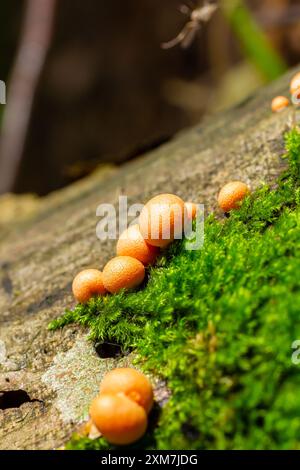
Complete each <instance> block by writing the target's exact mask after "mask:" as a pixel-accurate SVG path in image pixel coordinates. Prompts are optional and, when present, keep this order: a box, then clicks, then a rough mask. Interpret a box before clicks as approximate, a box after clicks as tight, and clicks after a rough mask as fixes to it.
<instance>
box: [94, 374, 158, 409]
mask: <svg viewBox="0 0 300 470" xmlns="http://www.w3.org/2000/svg"><path fill="white" fill-rule="evenodd" d="M120 392H122V393H124V394H125V395H126V396H127V397H128V398H130V399H131V400H133V401H135V402H136V403H137V404H138V405H140V406H142V407H143V408H144V409H145V411H146V413H149V411H150V410H151V408H152V405H153V389H152V385H151V383H150V382H149V380H148V379H147V377H146V376H145V375H144V374H142V373H141V372H139V371H138V370H136V369H133V368H129V367H121V368H117V369H113V370H112V371H110V372H108V373H107V374H106V375H105V377H104V379H103V380H102V382H101V386H100V394H116V393H120Z"/></svg>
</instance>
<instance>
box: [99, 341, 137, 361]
mask: <svg viewBox="0 0 300 470" xmlns="http://www.w3.org/2000/svg"><path fill="white" fill-rule="evenodd" d="M95 351H96V353H97V354H98V356H99V357H101V359H109V358H114V357H123V356H126V355H127V354H129V352H130V351H123V349H122V346H120V345H119V344H116V343H109V342H108V341H105V342H104V343H97V344H95Z"/></svg>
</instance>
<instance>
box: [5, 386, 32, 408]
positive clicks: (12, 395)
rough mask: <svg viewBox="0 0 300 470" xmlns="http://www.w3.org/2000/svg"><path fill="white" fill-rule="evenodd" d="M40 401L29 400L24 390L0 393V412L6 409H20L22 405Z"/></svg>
mask: <svg viewBox="0 0 300 470" xmlns="http://www.w3.org/2000/svg"><path fill="white" fill-rule="evenodd" d="M35 401H40V400H31V398H30V396H29V395H28V393H27V392H25V390H11V391H7V392H1V391H0V410H7V409H8V408H20V406H21V405H23V403H32V402H35Z"/></svg>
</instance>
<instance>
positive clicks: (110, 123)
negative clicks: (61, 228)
mask: <svg viewBox="0 0 300 470" xmlns="http://www.w3.org/2000/svg"><path fill="white" fill-rule="evenodd" d="M29 1H30V0H29ZM40 1H47V0H40ZM228 1H230V0H228ZM194 3H196V2H194ZM179 4H180V1H177V0H85V1H80V0H59V1H58V2H57V5H56V12H55V22H54V27H53V33H52V39H51V44H50V48H49V51H48V54H47V58H46V62H45V64H44V66H43V68H42V71H41V76H40V78H39V81H38V85H37V87H36V89H35V92H34V103H33V109H32V112H31V115H30V121H29V126H28V129H27V133H26V135H27V137H26V144H25V147H24V149H23V151H22V155H21V159H20V163H19V165H18V168H17V170H16V173H15V178H14V181H13V184H12V185H11V187H9V188H8V189H9V190H10V191H14V192H34V193H37V194H39V195H44V194H47V193H49V192H51V191H53V190H55V189H57V188H60V187H62V186H64V185H66V184H69V183H70V182H72V181H74V180H76V179H78V178H81V177H83V176H85V175H86V174H88V173H89V172H90V171H92V170H93V169H94V168H95V167H97V166H98V165H99V164H103V163H110V164H111V163H113V164H120V163H122V162H124V161H126V160H129V159H131V158H134V157H136V156H137V155H139V154H141V153H143V152H145V151H147V150H149V149H151V148H153V147H155V146H157V145H159V144H160V143H162V142H164V141H165V140H167V139H169V138H170V137H171V136H172V135H173V134H174V133H175V132H177V131H178V130H180V129H182V128H184V127H186V126H189V125H191V124H193V123H195V122H197V121H199V120H200V119H201V118H202V116H203V115H204V114H207V113H214V112H216V111H218V110H219V109H222V108H224V107H226V106H229V105H231V104H234V103H235V102H236V101H238V100H239V99H242V98H244V97H245V96H247V94H248V93H251V92H252V91H253V90H254V89H255V88H257V87H258V86H261V85H262V84H263V83H266V82H267V81H268V80H270V77H267V76H266V75H265V74H264V73H263V72H262V71H261V70H259V68H258V67H255V66H254V65H253V63H252V61H251V58H249V57H248V56H247V53H245V50H244V49H243V47H241V44H240V42H239V38H238V37H237V36H236V34H235V33H234V31H233V29H232V27H231V25H230V22H229V21H228V19H226V18H225V16H224V14H223V12H222V11H219V12H218V13H217V14H216V15H215V16H214V17H213V19H212V20H211V22H210V23H209V24H208V25H206V26H204V27H203V29H202V31H201V32H200V33H199V34H198V36H197V38H196V40H195V41H194V43H193V44H192V46H191V47H190V48H188V49H187V50H183V49H182V48H180V47H176V48H174V49H171V50H167V51H166V50H162V48H161V47H160V45H161V43H162V42H163V41H167V40H169V39H171V38H173V37H174V36H176V35H177V33H178V32H179V31H180V29H181V28H182V27H183V26H184V24H185V23H186V21H187V19H186V18H185V17H184V16H183V15H182V14H181V13H179V11H178V10H177V7H178V5H179ZM244 4H245V6H246V7H248V8H249V10H250V11H251V13H252V14H253V18H254V19H255V21H256V22H257V24H258V25H259V26H260V27H261V29H262V30H264V31H265V34H266V35H267V37H268V39H269V40H270V42H271V43H272V45H273V47H274V50H276V51H277V53H278V56H279V57H280V58H281V59H282V61H283V62H284V63H285V64H286V67H288V66H291V65H294V64H296V63H297V62H298V61H299V58H300V3H299V1H290V0H272V1H270V0H260V1H254V0H252V1H251V0H249V1H248V2H244ZM26 5H27V2H26V1H23V0H22V1H20V0H6V1H5V2H4V5H2V7H1V8H2V15H1V16H2V27H1V32H0V39H1V54H0V79H2V80H5V81H6V82H7V84H8V92H9V84H10V79H11V74H12V67H13V64H14V61H15V57H16V52H17V49H18V47H19V44H20V41H22V35H21V31H22V25H23V22H24V14H25V11H26ZM8 97H9V95H8ZM7 106H9V101H8V102H7V105H6V106H4V107H3V106H1V113H2V114H3V113H5V110H6V107H7ZM2 117H3V116H2ZM1 158H2V156H1V155H0V159H1ZM1 171H2V176H3V175H5V166H4V167H3V166H2V170H1ZM3 172H4V173H3Z"/></svg>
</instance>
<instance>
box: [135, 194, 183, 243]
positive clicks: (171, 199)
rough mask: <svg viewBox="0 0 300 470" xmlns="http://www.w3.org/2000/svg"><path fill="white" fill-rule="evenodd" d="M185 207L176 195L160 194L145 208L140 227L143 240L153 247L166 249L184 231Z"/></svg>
mask: <svg viewBox="0 0 300 470" xmlns="http://www.w3.org/2000/svg"><path fill="white" fill-rule="evenodd" d="M184 213H185V206H184V202H183V200H182V199H181V198H180V197H178V196H175V195H174V194H159V195H158V196H155V197H153V198H152V199H150V201H148V202H147V204H146V205H145V206H144V208H143V210H142V212H141V214H140V217H139V227H140V231H141V234H142V236H143V238H144V239H145V240H146V241H147V243H149V244H150V245H153V246H158V247H161V248H163V247H165V246H167V245H169V244H170V243H171V242H172V241H173V240H174V238H176V237H179V236H180V235H181V234H182V231H183V222H184Z"/></svg>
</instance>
